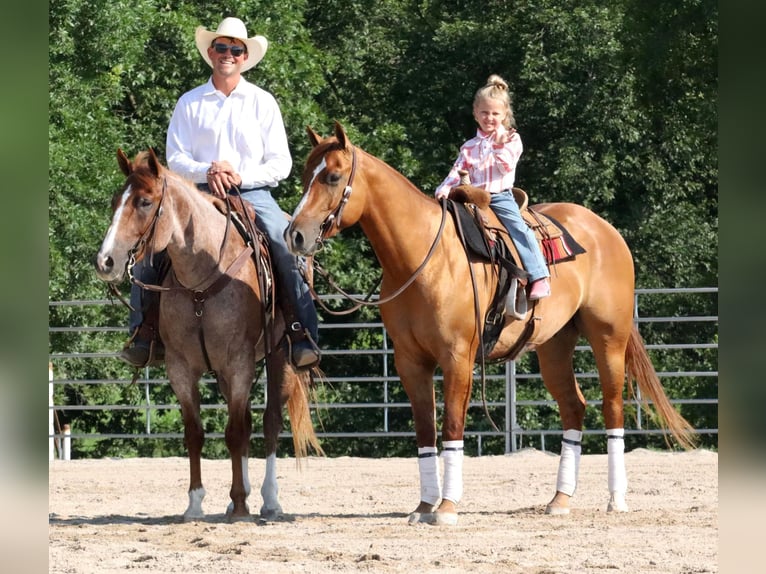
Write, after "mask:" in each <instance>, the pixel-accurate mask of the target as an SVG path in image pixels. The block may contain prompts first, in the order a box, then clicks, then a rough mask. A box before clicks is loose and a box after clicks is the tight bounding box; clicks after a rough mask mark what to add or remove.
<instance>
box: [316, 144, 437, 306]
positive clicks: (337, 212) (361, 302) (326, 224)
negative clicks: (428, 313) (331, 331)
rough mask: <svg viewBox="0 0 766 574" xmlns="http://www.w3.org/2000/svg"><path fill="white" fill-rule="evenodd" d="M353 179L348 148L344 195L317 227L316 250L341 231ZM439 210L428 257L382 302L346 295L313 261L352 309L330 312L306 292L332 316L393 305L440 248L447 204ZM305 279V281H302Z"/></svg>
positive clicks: (353, 161) (353, 149)
mask: <svg viewBox="0 0 766 574" xmlns="http://www.w3.org/2000/svg"><path fill="white" fill-rule="evenodd" d="M355 175H356V147H353V146H352V147H351V173H350V174H349V176H348V182H347V183H346V188H345V189H344V190H343V194H342V195H341V197H340V200H339V201H338V205H337V206H336V207H335V208H334V209H333V210H332V211H330V213H329V214H328V215H327V217H325V219H324V221H322V223H321V224H320V225H319V236H318V237H317V239H316V243H317V244H319V250H321V248H322V246H323V245H324V240H325V239H327V234H328V233H329V232H330V231H331V230H332V227H333V225H335V226H336V227H337V228H338V230H339V231H340V224H341V217H342V215H343V210H344V209H345V207H346V204H347V203H348V200H349V199H350V198H351V193H352V191H353V188H352V184H353V182H354V176H355ZM439 203H440V205H441V208H442V218H441V223H440V224H439V231H437V233H436V237H435V238H434V240H433V243H432V244H431V247H430V249H429V250H428V253H427V254H426V257H425V259H424V260H423V262H422V263H421V264H420V265H419V266H418V268H417V269H416V270H415V271H414V272H413V274H412V275H411V276H410V278H409V279H407V281H405V282H404V284H403V285H402V286H401V287H399V288H398V289H397V290H396V291H394V292H393V293H391V294H390V295H389V296H388V297H384V298H383V299H380V298H379V299H377V300H375V301H371V300H370V298H371V297H372V291H371V292H370V293H368V294H367V296H366V297H365V298H364V299H359V298H358V297H354V296H353V295H351V294H349V293H347V292H346V291H344V290H343V289H341V288H340V287H339V286H338V285H337V284H336V283H335V282H334V281H333V279H332V277H330V274H329V273H328V272H327V271H326V270H325V269H324V268H322V266H321V265H319V263H317V261H316V259H313V265H314V269H315V271H316V272H317V273H319V274H320V275H321V276H322V277H324V278H325V280H326V281H327V282H328V283H329V284H330V286H331V287H332V288H333V289H335V290H336V291H337V292H338V293H340V294H341V295H343V296H344V297H345V298H346V299H348V300H349V301H351V302H353V303H355V305H354V306H353V307H351V308H350V309H345V310H343V311H335V310H333V309H330V308H328V307H327V306H326V305H325V304H324V302H323V301H322V300H321V299H320V297H319V295H318V294H317V293H316V291H314V287H313V285H312V284H311V283H310V282H309V281H306V283H307V285H308V287H309V291H311V295H312V297H313V298H314V299H315V300H316V301H317V303H318V304H319V306H320V307H322V309H324V310H325V311H326V312H327V313H329V314H331V315H348V314H350V313H353V312H354V311H356V310H357V309H359V308H360V307H362V306H379V305H383V304H384V303H388V302H389V301H392V300H394V299H396V297H398V296H399V295H401V294H402V293H403V292H404V290H405V289H407V287H409V286H410V285H412V283H413V282H414V281H415V279H417V277H418V276H419V275H420V273H421V272H422V271H423V269H425V267H426V265H427V264H428V262H429V261H430V260H431V257H432V256H433V254H434V251H436V246H437V245H438V244H439V241H440V240H441V237H442V232H443V231H444V224H445V222H446V220H447V200H446V199H442V200H440V201H439ZM304 279H305V278H304ZM381 280H382V277H381V278H379V279H378V280H377V281H376V283H375V285H374V286H373V288H372V290H373V291H374V290H375V289H377V287H378V285H379V284H380V282H381Z"/></svg>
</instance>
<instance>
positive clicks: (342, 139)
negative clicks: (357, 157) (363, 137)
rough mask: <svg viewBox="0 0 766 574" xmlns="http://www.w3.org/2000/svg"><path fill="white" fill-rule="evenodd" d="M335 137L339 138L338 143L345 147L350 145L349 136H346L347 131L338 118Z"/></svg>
mask: <svg viewBox="0 0 766 574" xmlns="http://www.w3.org/2000/svg"><path fill="white" fill-rule="evenodd" d="M335 137H336V138H338V143H339V144H340V146H341V147H342V148H343V149H346V147H348V137H347V136H346V131H345V130H344V129H343V126H342V125H340V122H338V121H337V120H336V121H335Z"/></svg>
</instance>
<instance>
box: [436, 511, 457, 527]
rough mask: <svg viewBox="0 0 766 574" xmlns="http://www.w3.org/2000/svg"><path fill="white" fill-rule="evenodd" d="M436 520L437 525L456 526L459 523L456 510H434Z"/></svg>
mask: <svg viewBox="0 0 766 574" xmlns="http://www.w3.org/2000/svg"><path fill="white" fill-rule="evenodd" d="M433 515H434V522H433V524H436V526H455V525H456V524H457V513H455V512H434V514H433Z"/></svg>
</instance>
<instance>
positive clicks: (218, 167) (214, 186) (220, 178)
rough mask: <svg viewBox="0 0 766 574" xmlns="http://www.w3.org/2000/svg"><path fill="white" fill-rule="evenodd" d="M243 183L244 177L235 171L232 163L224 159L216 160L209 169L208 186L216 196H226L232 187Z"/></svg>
mask: <svg viewBox="0 0 766 574" xmlns="http://www.w3.org/2000/svg"><path fill="white" fill-rule="evenodd" d="M240 185H242V177H241V176H240V175H239V174H238V173H237V172H236V171H234V168H233V167H232V165H231V164H230V163H229V162H228V161H226V160H224V161H214V162H213V163H211V164H210V168H209V169H208V170H207V186H208V188H210V193H212V194H213V195H215V196H216V197H221V198H223V197H226V192H227V191H228V190H230V189H231V188H232V187H235V186H236V187H239V186H240Z"/></svg>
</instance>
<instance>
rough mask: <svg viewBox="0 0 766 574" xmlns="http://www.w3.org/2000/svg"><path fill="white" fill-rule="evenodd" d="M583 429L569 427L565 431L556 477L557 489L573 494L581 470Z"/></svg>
mask: <svg viewBox="0 0 766 574" xmlns="http://www.w3.org/2000/svg"><path fill="white" fill-rule="evenodd" d="M581 440H582V431H578V430H574V429H569V430H565V431H564V438H563V439H562V441H561V460H559V473H558V476H557V477H556V491H558V492H562V493H564V494H567V495H569V496H572V495H573V494H574V493H575V490H576V489H577V475H578V474H579V472H580V455H581V454H582V445H581V444H580V441H581Z"/></svg>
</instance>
